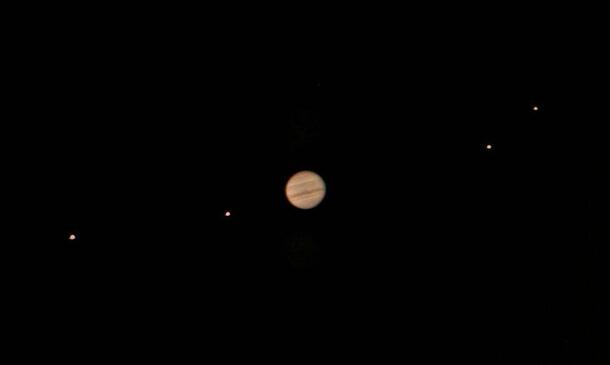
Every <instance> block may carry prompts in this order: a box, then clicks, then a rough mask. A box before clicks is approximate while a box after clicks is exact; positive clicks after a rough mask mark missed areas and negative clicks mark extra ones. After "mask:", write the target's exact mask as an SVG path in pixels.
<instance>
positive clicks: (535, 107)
mask: <svg viewBox="0 0 610 365" xmlns="http://www.w3.org/2000/svg"><path fill="white" fill-rule="evenodd" d="M532 110H533V111H535V112H537V111H538V110H540V108H538V106H537V105H534V106H533V107H532Z"/></svg>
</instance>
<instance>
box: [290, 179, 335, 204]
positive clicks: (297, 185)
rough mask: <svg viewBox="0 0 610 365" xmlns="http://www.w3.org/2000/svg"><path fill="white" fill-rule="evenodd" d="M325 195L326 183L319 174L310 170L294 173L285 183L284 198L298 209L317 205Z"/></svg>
mask: <svg viewBox="0 0 610 365" xmlns="http://www.w3.org/2000/svg"><path fill="white" fill-rule="evenodd" d="M324 196H326V184H325V183H324V180H323V179H322V178H321V177H320V175H318V174H316V173H315V172H312V171H301V172H298V173H296V174H294V175H293V176H292V177H291V178H290V179H289V180H288V183H287V184H286V198H288V201H289V202H290V204H292V205H293V206H295V207H296V208H299V209H312V208H315V207H317V206H318V205H319V204H320V203H321V202H322V200H324Z"/></svg>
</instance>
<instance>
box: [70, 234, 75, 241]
mask: <svg viewBox="0 0 610 365" xmlns="http://www.w3.org/2000/svg"><path fill="white" fill-rule="evenodd" d="M68 239H69V240H70V241H75V240H76V235H75V234H74V233H72V234H71V235H69V236H68Z"/></svg>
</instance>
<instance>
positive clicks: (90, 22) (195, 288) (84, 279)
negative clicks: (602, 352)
mask: <svg viewBox="0 0 610 365" xmlns="http://www.w3.org/2000/svg"><path fill="white" fill-rule="evenodd" d="M119 13H120V14H123V13H122V12H119ZM87 14H89V13H87ZM130 14H132V15H131V16H127V15H124V16H117V17H116V19H115V17H109V18H105V17H102V16H93V15H91V14H90V15H87V16H82V17H71V19H70V21H69V22H68V21H59V20H58V21H55V22H51V21H49V22H48V23H46V22H45V23H40V22H37V23H36V24H37V26H36V27H34V26H27V23H20V25H16V26H14V27H9V28H10V29H9V30H10V32H8V33H7V34H8V38H9V40H10V45H8V44H7V46H6V48H5V50H8V51H9V52H6V54H7V55H6V56H5V58H6V59H8V63H7V65H8V66H5V67H4V76H3V77H4V79H5V80H7V81H8V82H6V83H5V85H6V92H5V98H4V102H3V104H4V107H3V110H4V112H3V121H4V123H3V125H2V133H1V135H0V138H2V144H1V146H0V148H1V150H0V151H1V152H2V164H3V171H4V172H3V182H4V184H3V185H4V186H6V187H5V196H4V197H3V204H2V206H3V210H5V212H6V214H5V215H6V216H7V219H5V223H6V225H2V226H0V227H1V228H2V231H1V233H0V241H1V242H2V243H3V245H2V250H3V254H2V256H3V261H5V263H6V264H5V265H4V266H5V268H6V269H7V272H8V275H7V278H8V279H7V280H8V281H9V283H12V284H14V286H15V287H16V288H18V290H19V289H21V290H25V291H26V292H27V293H28V294H27V295H28V296H23V297H22V298H28V299H23V302H24V303H26V306H27V308H30V309H29V310H30V311H34V312H36V311H37V310H38V309H37V308H40V306H42V307H43V308H46V309H44V310H43V311H42V312H40V313H46V314H40V315H39V317H40V318H41V320H42V321H45V320H47V319H48V318H46V317H53V316H54V314H53V313H55V315H56V314H57V313H62V316H63V317H62V318H72V316H79V318H89V317H90V316H93V317H95V318H94V319H91V322H88V320H87V321H83V323H97V324H96V325H95V326H102V324H101V323H100V322H105V321H109V322H111V323H114V324H115V325H116V327H115V330H114V331H115V332H117V331H118V332H121V330H120V328H123V327H124V326H127V325H126V322H127V321H126V320H125V319H124V318H127V317H130V318H133V321H130V323H132V324H131V325H129V326H135V327H136V328H137V329H138V330H143V329H144V331H149V330H150V331H152V330H151V329H152V328H156V329H157V330H159V329H160V328H174V329H175V328H178V327H180V326H181V325H176V324H175V323H174V322H173V321H174V320H172V319H171V318H174V319H175V321H176V322H180V323H183V324H185V323H188V326H187V325H184V326H186V327H190V328H196V327H199V325H200V324H201V323H204V322H205V323H207V324H206V326H207V327H206V331H207V330H210V331H211V332H214V331H216V330H218V331H219V332H218V333H222V334H219V335H217V336H213V337H214V338H215V340H213V342H210V344H211V343H214V344H218V345H219V346H222V345H225V346H227V345H228V346H233V347H240V346H246V347H247V344H249V346H253V347H255V348H258V351H264V350H263V349H262V348H263V347H258V346H255V345H253V343H254V342H255V341H254V340H253V339H252V338H258V337H259V336H261V335H260V334H259V333H258V332H257V331H258V330H253V329H252V328H259V327H261V328H265V329H266V330H270V331H271V332H273V331H275V332H276V333H277V334H279V335H277V337H278V338H276V337H265V338H266V339H268V340H269V341H271V342H273V343H278V347H282V348H284V349H287V350H288V351H291V353H292V355H291V356H292V357H294V356H297V355H296V354H303V356H312V357H314V358H317V357H318V356H319V355H320V354H321V353H322V351H323V350H324V349H326V350H328V349H330V350H331V352H333V351H334V353H336V354H339V353H344V354H345V355H342V356H348V357H349V356H352V355H354V356H358V357H360V356H371V358H374V359H378V358H379V357H380V356H382V355H380V353H383V354H387V355H388V356H390V354H392V353H394V351H393V350H392V349H395V350H396V351H398V353H399V354H401V356H406V357H407V358H413V357H416V356H420V355H421V356H425V357H430V358H435V357H436V356H438V357H439V358H452V359H462V358H464V359H470V360H469V361H475V362H477V361H481V363H488V364H505V363H506V364H508V363H520V364H529V363H532V364H533V363H536V364H538V363H545V364H547V363H548V364H590V363H595V361H596V360H595V359H598V358H595V357H594V356H596V355H594V348H595V347H596V344H598V343H599V342H600V341H599V340H598V339H597V337H596V336H595V330H596V328H597V327H596V323H597V318H598V316H599V315H600V314H601V311H600V309H599V308H601V303H600V302H599V300H600V299H599V298H600V296H599V293H598V289H599V288H600V287H601V285H602V283H601V280H600V279H599V275H600V274H601V261H602V260H601V259H600V257H601V256H602V254H603V253H605V248H603V247H602V246H600V245H601V243H602V242H604V236H603V235H604V234H605V235H606V236H605V238H607V228H606V227H605V224H604V223H603V220H602V219H601V218H600V217H599V216H598V213H597V210H601V209H602V204H601V202H600V196H599V195H598V193H597V191H598V190H599V189H601V185H602V184H601V182H600V176H601V175H602V173H599V171H601V169H602V166H607V164H606V165H604V164H603V163H602V160H604V158H601V157H600V156H603V155H604V154H605V152H606V150H607V146H606V144H605V142H606V141H605V140H604V137H603V135H600V134H599V133H595V131H594V129H595V128H597V127H596V126H595V125H594V122H593V120H597V119H599V117H600V115H596V114H595V112H594V111H592V110H590V109H588V108H586V105H587V102H591V101H593V100H594V99H593V97H592V96H591V97H590V95H592V94H593V93H592V92H591V91H590V90H591V89H589V88H587V87H585V85H587V83H588V82H589V81H590V79H591V76H592V75H594V74H595V73H594V71H593V69H594V67H595V65H594V64H588V65H589V66H590V67H581V66H582V65H584V64H587V62H583V60H587V59H588V57H592V54H591V53H589V52H588V49H587V48H586V47H587V44H586V42H583V41H582V39H584V38H583V37H580V38H579V35H577V34H575V33H573V32H572V31H571V28H570V27H568V26H565V25H561V24H552V22H551V21H549V20H548V19H546V20H545V22H539V21H537V19H538V20H539V19H540V18H537V17H536V16H535V15H532V16H531V17H528V19H522V21H520V22H516V21H515V22H513V21H509V20H507V19H500V18H497V17H495V16H491V15H490V16H488V17H481V18H480V19H479V18H477V20H476V21H466V19H463V20H464V21H463V22H461V21H458V20H453V21H452V22H445V21H444V20H443V19H444V18H441V17H440V15H439V14H437V15H439V17H438V18H437V17H432V18H433V19H432V20H431V21H430V22H426V21H423V20H421V19H420V20H421V21H420V22H413V21H407V20H405V19H403V20H397V19H393V20H388V21H387V22H386V21H382V19H377V20H376V21H375V23H373V22H367V21H363V20H362V21H356V23H358V24H359V25H360V26H359V27H355V28H354V29H353V31H350V29H352V28H350V27H347V26H346V27H340V26H337V27H336V28H337V29H333V31H332V32H331V31H330V30H329V28H330V27H329V28H326V27H327V26H328V25H329V23H333V22H330V21H329V20H328V19H326V18H325V19H322V18H321V17H307V16H303V18H305V20H301V19H299V21H298V22H296V21H295V22H293V20H294V19H292V18H290V19H286V22H287V23H289V24H291V25H292V27H291V30H292V29H293V28H297V29H299V28H301V31H300V32H292V31H290V32H288V31H286V32H282V31H280V30H278V29H277V28H274V27H272V26H269V28H270V29H269V30H267V31H260V32H259V31H258V29H259V28H258V27H255V26H252V27H251V26H249V23H248V24H245V23H240V24H241V25H242V26H241V27H237V26H235V25H236V24H237V23H239V22H238V21H237V20H234V22H233V23H231V22H226V23H225V22H223V21H221V20H218V19H217V20H216V22H212V21H211V20H209V19H208V21H206V22H203V21H195V20H193V19H192V18H190V17H189V19H186V18H184V19H183V20H182V18H181V17H180V16H179V15H180V13H179V14H178V15H177V16H176V17H173V16H170V15H167V17H146V16H144V15H142V14H140V13H138V12H136V13H130ZM133 14H140V16H136V15H133ZM172 14H173V13H172ZM119 18H120V19H119ZM136 18H137V19H136ZM170 18H171V19H173V20H170ZM507 18H510V17H508V16H507ZM549 18H550V17H549ZM240 19H241V18H240ZM409 19H410V18H409ZM426 19H428V18H426ZM136 20H137V21H136ZM428 20H430V19H428ZM445 20H446V19H445ZM352 21H354V20H352ZM308 22H309V23H308ZM313 23H316V24H319V27H316V30H312V29H311V27H310V28H306V29H302V26H303V25H305V24H310V25H311V24H313ZM373 24H376V25H375V26H373ZM440 24H444V25H445V26H443V27H441V26H440ZM322 26H324V27H325V28H322ZM261 28H262V27H261ZM373 28H374V30H373ZM574 54H578V55H581V57H580V61H573V60H572V58H570V55H574ZM575 58H577V57H575ZM534 106H537V107H538V108H539V110H537V111H534V110H533V107H534ZM487 144H491V145H492V146H493V147H492V149H491V150H487V149H486V148H485V146H486V145H487ZM301 170H312V171H315V172H317V173H319V174H320V175H321V176H322V177H323V178H324V179H325V181H326V184H327V188H328V191H327V196H326V198H325V200H324V201H323V203H322V204H321V205H320V206H319V207H317V208H314V209H312V210H308V211H301V210H297V209H295V208H293V207H291V206H290V204H289V203H288V202H287V201H286V199H285V197H284V186H285V184H286V182H287V180H288V178H289V177H290V176H291V175H292V174H294V173H296V172H298V171H301ZM227 210H229V211H230V212H231V217H225V216H224V213H225V212H226V211H227ZM70 234H75V235H77V239H76V240H75V241H70V240H68V237H69V235H70ZM606 241H607V240H606ZM24 288H29V289H27V290H26V289H24ZM33 298H37V299H33ZM41 298H46V299H41ZM17 301H19V300H17ZM41 301H42V302H44V304H40V302H41ZM68 301H70V302H72V303H78V304H74V305H71V306H69V308H70V309H69V310H67V309H66V307H65V306H63V308H62V305H61V304H59V303H65V302H68ZM20 303H21V302H20ZM36 303H38V304H36ZM120 303H122V304H120ZM22 304H23V303H22ZM37 313H38V312H37ZM92 313H97V314H96V315H92ZM152 313H155V315H154V317H155V319H151V316H152ZM221 318H222V319H221ZM75 322H78V321H75ZM221 322H222V323H221ZM71 323H72V322H71ZM83 323H79V324H74V325H73V326H75V328H79V329H80V330H83V331H86V330H87V328H89V327H90V326H89V325H87V324H83ZM133 323H137V324H133ZM172 323H174V324H172ZM71 326H72V324H71ZM176 326H178V327H176ZM227 327H230V328H233V329H234V332H231V330H228V329H227ZM130 328H131V327H130ZM180 328H182V327H180ZM210 328H214V331H212V330H211V329H210ZM112 331H113V330H110V332H112ZM227 331H228V333H225V332H227ZM237 332H239V333H241V335H239V336H237V335H235V333H237ZM181 333H182V332H181ZM184 333H186V332H184ZM309 333H311V335H310V334H309ZM115 335H117V334H116V333H115ZM240 336H244V337H240ZM248 336H251V337H248ZM281 338H292V339H293V340H285V342H282V343H283V345H279V343H280V339H281ZM259 339H260V338H259ZM260 340H262V339H260ZM263 341H264V340H263ZM596 341H597V342H596ZM350 344H351V345H350ZM244 348H245V347H244ZM424 349H425V350H424ZM270 351H271V352H272V353H275V354H276V355H278V353H279V352H280V350H273V349H272V350H270ZM424 353H425V354H424ZM315 354H318V355H315ZM278 356H279V355H278ZM292 357H291V358H292ZM597 361H599V360H597Z"/></svg>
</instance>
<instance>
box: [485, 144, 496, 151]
mask: <svg viewBox="0 0 610 365" xmlns="http://www.w3.org/2000/svg"><path fill="white" fill-rule="evenodd" d="M492 148H494V146H492V145H490V144H488V145H486V146H485V149H488V150H491V149H492Z"/></svg>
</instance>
